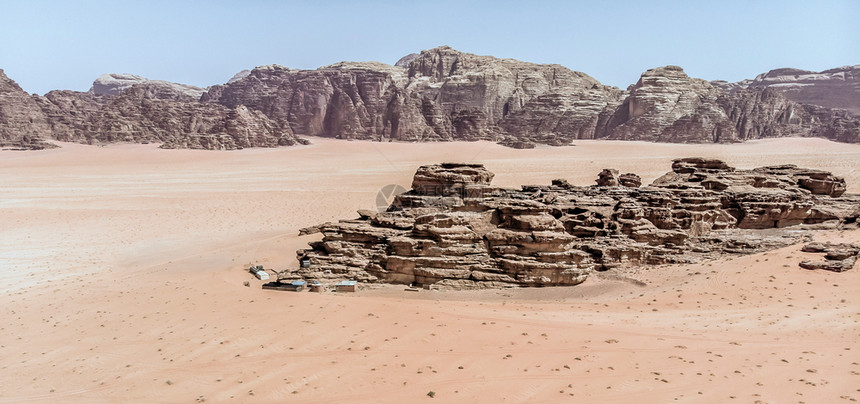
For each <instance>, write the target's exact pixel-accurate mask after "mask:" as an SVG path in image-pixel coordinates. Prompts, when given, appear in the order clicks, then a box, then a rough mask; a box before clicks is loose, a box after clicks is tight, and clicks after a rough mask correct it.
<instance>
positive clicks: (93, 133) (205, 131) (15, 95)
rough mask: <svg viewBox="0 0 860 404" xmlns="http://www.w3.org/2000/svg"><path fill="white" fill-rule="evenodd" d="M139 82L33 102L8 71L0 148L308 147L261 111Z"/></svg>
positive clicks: (1, 90)
mask: <svg viewBox="0 0 860 404" xmlns="http://www.w3.org/2000/svg"><path fill="white" fill-rule="evenodd" d="M117 77H119V78H120V79H117ZM138 79H140V78H137V76H132V77H129V76H116V77H115V76H102V77H101V78H99V80H96V82H95V83H94V84H93V90H92V91H90V92H87V93H82V92H75V91H51V92H49V93H48V94H45V96H36V95H32V96H31V95H28V94H27V93H25V92H24V91H23V90H21V88H20V87H18V85H17V84H15V82H13V81H12V80H9V79H8V78H7V77H6V76H5V75H3V74H2V71H0V94H2V99H0V145H2V146H3V147H15V148H24V149H38V148H44V147H53V145H51V144H50V143H45V140H48V139H56V140H60V141H65V142H78V143H86V144H99V143H111V142H136V143H141V142H162V143H163V145H162V147H165V148H177V147H180V148H194V149H223V150H231V149H237V148H243V147H276V146H289V145H294V144H299V143H307V141H305V140H304V139H299V138H297V137H295V136H294V135H293V133H292V132H291V131H290V130H289V127H287V128H286V129H284V128H282V127H281V126H280V125H278V124H277V123H276V122H274V121H272V120H271V119H270V118H268V117H267V116H265V115H264V114H263V113H261V112H259V111H254V110H250V109H248V108H246V107H244V106H236V107H234V108H227V107H224V106H222V105H218V104H212V103H204V102H199V101H196V100H195V98H194V94H193V91H192V90H190V89H189V88H190V87H188V86H182V85H178V84H176V85H174V84H172V83H166V82H160V81H151V80H145V79H141V80H138ZM111 80H113V81H111ZM130 82H133V83H130ZM127 84H130V86H129V87H124V86H125V85H127ZM191 89H193V88H191ZM198 90H200V89H198ZM200 91H202V90H200ZM114 92H115V93H116V94H114V95H112V93H114Z"/></svg>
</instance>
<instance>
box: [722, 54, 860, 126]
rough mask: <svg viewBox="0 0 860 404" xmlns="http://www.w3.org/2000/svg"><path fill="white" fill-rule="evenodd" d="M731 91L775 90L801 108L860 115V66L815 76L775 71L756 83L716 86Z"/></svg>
mask: <svg viewBox="0 0 860 404" xmlns="http://www.w3.org/2000/svg"><path fill="white" fill-rule="evenodd" d="M714 84H715V85H718V86H720V87H721V88H724V89H726V90H729V91H737V90H740V89H755V90H763V89H766V88H768V89H772V90H774V91H777V92H779V93H781V94H782V95H784V96H785V97H786V98H788V99H790V100H792V101H796V102H798V103H801V104H809V105H817V106H821V107H827V108H835V109H844V110H846V111H848V112H850V113H852V114H854V115H860V65H854V66H843V67H838V68H835V69H829V70H824V71H821V72H813V71H808V70H800V69H774V70H771V71H769V72H767V73H763V74H760V75H758V77H756V78H755V79H753V80H744V81H741V82H738V83H727V82H725V81H720V82H714Z"/></svg>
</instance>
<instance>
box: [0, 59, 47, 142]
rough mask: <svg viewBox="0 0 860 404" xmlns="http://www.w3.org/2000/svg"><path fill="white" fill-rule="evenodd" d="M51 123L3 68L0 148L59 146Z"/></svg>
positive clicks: (0, 89)
mask: <svg viewBox="0 0 860 404" xmlns="http://www.w3.org/2000/svg"><path fill="white" fill-rule="evenodd" d="M49 139H51V125H50V123H49V122H48V118H47V117H46V116H45V113H44V112H43V111H42V109H41V108H40V107H39V104H38V103H37V97H34V96H31V95H29V94H27V93H26V92H24V90H22V89H21V87H20V86H18V84H17V83H15V82H14V81H12V80H11V79H10V78H8V77H6V74H5V73H4V72H3V70H2V69H0V147H2V148H15V149H28V150H31V149H32V150H37V149H44V148H51V147H55V146H53V145H51V144H50V143H46V142H45V141H46V140H49Z"/></svg>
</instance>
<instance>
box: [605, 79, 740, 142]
mask: <svg viewBox="0 0 860 404" xmlns="http://www.w3.org/2000/svg"><path fill="white" fill-rule="evenodd" d="M629 91H630V95H629V96H628V97H627V98H626V99H625V100H624V103H623V104H622V105H621V107H620V108H619V109H618V110H616V111H615V113H614V115H613V117H612V118H611V119H610V121H609V124H608V128H607V135H608V137H610V138H613V139H639V140H657V139H662V140H663V141H671V142H679V143H686V142H702V141H712V142H727V141H732V140H734V139H736V133H735V129H734V125H733V124H732V122H731V121H730V120H729V119H728V116H727V115H726V113H725V112H724V111H723V109H722V108H721V107H720V106H719V105H718V96H719V95H720V93H721V91H720V90H719V89H718V88H716V87H714V86H713V85H711V84H710V83H708V82H707V81H705V80H701V79H694V78H690V77H689V76H687V74H686V73H685V72H684V70H683V69H682V68H680V67H678V66H664V67H658V68H655V69H650V70H648V71H646V72H644V73H642V76H641V77H640V78H639V81H638V82H637V83H636V84H635V85H633V86H631V87H630V88H629Z"/></svg>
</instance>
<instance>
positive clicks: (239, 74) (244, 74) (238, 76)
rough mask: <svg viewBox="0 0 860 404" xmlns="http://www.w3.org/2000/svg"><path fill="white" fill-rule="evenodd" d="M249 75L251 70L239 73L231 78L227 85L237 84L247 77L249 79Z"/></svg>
mask: <svg viewBox="0 0 860 404" xmlns="http://www.w3.org/2000/svg"><path fill="white" fill-rule="evenodd" d="M249 74H251V71H250V70H248V69H245V70H242V71H240V72H239V73H236V74H234V75H233V77H230V80H227V84H231V83H235V82H237V81H239V80H242V79H244V78H245V77H248V75H249Z"/></svg>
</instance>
